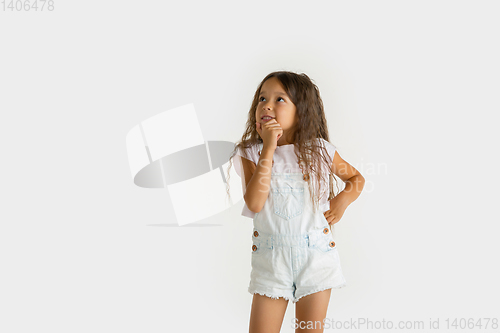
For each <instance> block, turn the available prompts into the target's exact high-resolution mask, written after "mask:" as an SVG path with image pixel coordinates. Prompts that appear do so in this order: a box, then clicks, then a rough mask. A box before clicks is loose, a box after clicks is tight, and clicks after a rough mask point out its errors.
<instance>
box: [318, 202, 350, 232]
mask: <svg viewBox="0 0 500 333" xmlns="http://www.w3.org/2000/svg"><path fill="white" fill-rule="evenodd" d="M346 209H347V204H346V202H345V201H344V200H343V199H342V196H340V195H337V196H336V197H334V198H333V199H332V200H330V210H327V211H326V212H324V213H323V214H324V215H325V218H326V220H327V221H328V224H329V225H330V226H332V225H334V224H335V223H337V222H339V221H340V219H341V218H342V216H343V215H344V212H345V210H346Z"/></svg>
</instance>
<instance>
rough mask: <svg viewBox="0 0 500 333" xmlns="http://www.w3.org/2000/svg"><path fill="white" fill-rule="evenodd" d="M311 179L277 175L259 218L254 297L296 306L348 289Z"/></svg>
mask: <svg viewBox="0 0 500 333" xmlns="http://www.w3.org/2000/svg"><path fill="white" fill-rule="evenodd" d="M261 150H262V144H260V147H259V152H260V151H261ZM307 177H308V175H304V174H303V173H302V172H291V173H284V172H281V173H275V172H273V171H272V172H271V182H270V189H269V196H268V198H267V200H266V202H265V204H264V207H263V208H262V210H261V211H260V212H258V213H256V214H255V216H254V219H253V225H254V228H253V234H252V240H253V245H252V270H251V274H250V284H249V287H248V291H249V292H250V293H251V294H254V293H258V294H260V295H265V296H268V297H271V298H278V297H283V298H284V299H287V300H292V302H293V303H296V302H297V301H298V300H299V299H300V298H301V297H304V296H306V295H309V294H312V293H315V292H318V291H322V290H325V289H330V288H341V287H344V286H345V285H346V280H345V278H344V276H343V274H342V268H341V266H340V258H339V254H338V251H337V246H336V243H335V241H334V239H333V237H332V233H331V230H330V226H329V225H328V221H327V220H326V218H325V216H324V215H323V212H322V211H321V210H319V209H318V210H317V211H316V213H314V212H313V209H312V202H311V198H310V191H309V185H308V182H307V181H306V179H308V178H307Z"/></svg>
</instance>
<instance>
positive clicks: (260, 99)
mask: <svg viewBox="0 0 500 333" xmlns="http://www.w3.org/2000/svg"><path fill="white" fill-rule="evenodd" d="M262 99H265V97H260V98H259V101H261V102H262ZM280 99H281V100H283V102H284V101H285V100H284V99H283V97H278V101H279V100H280Z"/></svg>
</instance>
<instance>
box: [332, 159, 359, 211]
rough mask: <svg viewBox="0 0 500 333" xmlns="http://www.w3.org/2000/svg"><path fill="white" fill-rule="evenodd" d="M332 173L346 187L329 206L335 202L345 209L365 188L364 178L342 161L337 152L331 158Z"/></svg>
mask: <svg viewBox="0 0 500 333" xmlns="http://www.w3.org/2000/svg"><path fill="white" fill-rule="evenodd" d="M332 172H333V173H334V174H335V175H337V177H339V178H340V179H342V180H343V181H344V182H345V183H346V186H345V188H344V190H342V191H341V192H340V193H339V194H337V196H336V197H334V198H333V199H332V200H331V201H330V206H331V204H332V201H336V203H337V205H339V204H340V205H341V206H343V207H344V209H345V208H347V206H349V205H350V204H351V203H352V202H353V201H354V200H356V199H357V198H358V197H359V195H360V194H361V191H362V190H363V187H364V186H365V178H364V177H363V176H362V175H361V173H359V171H358V170H356V168H354V167H353V166H352V165H350V164H349V163H347V162H346V161H344V160H343V159H342V157H340V155H339V153H338V152H337V151H335V155H334V156H333V162H332Z"/></svg>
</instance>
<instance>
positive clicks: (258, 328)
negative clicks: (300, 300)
mask: <svg viewBox="0 0 500 333" xmlns="http://www.w3.org/2000/svg"><path fill="white" fill-rule="evenodd" d="M304 298H305V297H304ZM287 305H288V300H285V299H284V298H283V297H280V298H278V299H273V298H271V297H268V296H263V295H259V294H254V295H253V300H252V310H251V312H250V327H249V333H279V331H280V330H281V324H282V323H283V318H284V317H285V311H286V307H287Z"/></svg>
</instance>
